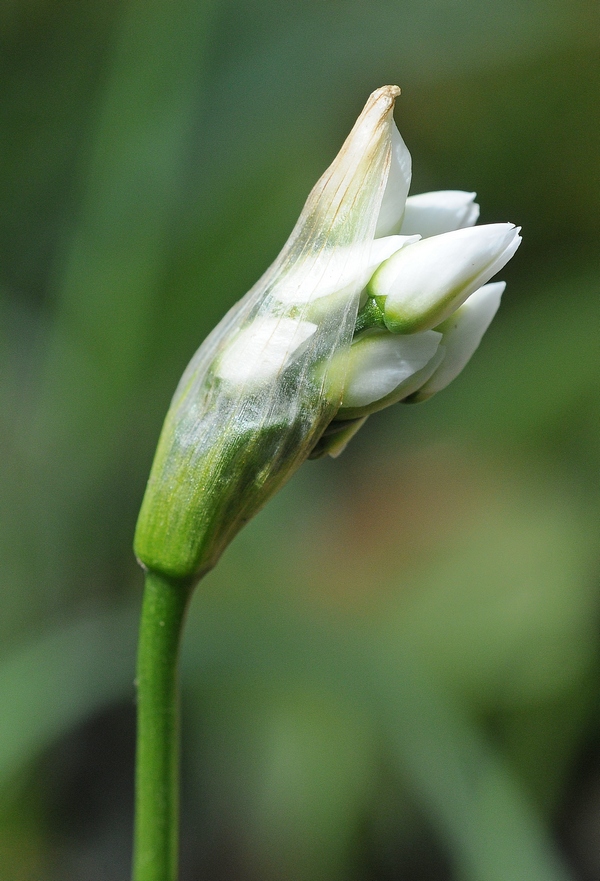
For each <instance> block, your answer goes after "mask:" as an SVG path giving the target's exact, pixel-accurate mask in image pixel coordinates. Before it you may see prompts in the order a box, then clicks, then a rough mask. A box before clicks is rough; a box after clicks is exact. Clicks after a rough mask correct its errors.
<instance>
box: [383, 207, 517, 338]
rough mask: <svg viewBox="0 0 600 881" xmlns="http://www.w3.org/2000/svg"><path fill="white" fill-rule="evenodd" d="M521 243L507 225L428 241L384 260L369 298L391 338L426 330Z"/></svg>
mask: <svg viewBox="0 0 600 881" xmlns="http://www.w3.org/2000/svg"><path fill="white" fill-rule="evenodd" d="M520 242H521V237H520V235H519V230H518V229H517V228H516V227H515V226H514V225H513V224H512V223H493V224H488V225H486V226H476V227H471V228H470V229H459V230H455V231H454V232H448V233H443V234H442V235H439V236H432V237H431V238H428V239H423V240H422V241H420V242H416V243H415V244H414V245H410V246H409V247H407V248H403V249H402V250H401V251H399V252H398V253H396V254H394V255H392V256H391V257H390V258H389V259H388V260H386V261H385V263H383V264H382V265H381V266H380V267H379V269H378V270H377V271H376V273H375V274H374V276H373V278H372V279H371V282H370V284H369V292H370V294H371V295H372V296H373V297H374V298H375V299H376V300H377V302H378V303H379V304H380V306H381V308H382V309H383V312H384V319H385V324H386V326H387V327H388V329H389V330H390V331H392V332H393V333H415V332H417V331H423V330H428V329H430V328H432V327H435V326H436V325H437V324H440V322H442V321H444V319H446V318H447V317H448V316H449V315H451V314H452V313H453V312H454V311H455V310H456V309H458V307H459V306H460V305H461V304H462V303H464V301H465V300H466V299H467V297H468V296H469V295H470V294H472V293H473V292H474V291H476V290H477V288H479V287H481V286H482V285H483V284H485V282H487V281H488V280H489V279H490V278H491V277H492V276H493V275H495V274H496V273H497V272H498V271H499V270H500V269H502V267H503V266H504V265H505V264H506V263H508V261H509V260H510V258H511V257H512V256H513V254H514V253H515V251H516V250H517V248H518V247H519V244H520Z"/></svg>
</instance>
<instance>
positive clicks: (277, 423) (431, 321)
mask: <svg viewBox="0 0 600 881" xmlns="http://www.w3.org/2000/svg"><path fill="white" fill-rule="evenodd" d="M399 91H400V90H399V89H398V87H397V86H384V87H383V88H381V89H378V90H377V91H376V92H374V93H373V94H372V95H371V97H370V98H369V101H368V102H367V104H366V106H365V108H364V110H363V112H362V114H361V115H360V117H359V119H358V121H357V122H356V124H355V126H354V128H353V129H352V131H351V133H350V135H349V137H348V138H347V140H346V142H345V143H344V145H343V147H342V149H341V151H340V153H339V154H338V156H337V157H336V159H335V160H334V162H333V164H332V165H331V166H330V168H329V169H328V170H327V171H326V172H325V174H324V175H323V177H322V178H321V179H320V180H319V181H318V183H317V184H316V186H315V187H314V189H313V191H312V192H311V194H310V196H309V198H308V201H307V203H306V205H305V207H304V210H303V212H302V214H301V216H300V218H299V220H298V223H297V224H296V227H295V228H294V230H293V232H292V234H291V236H290V238H289V240H288V242H287V244H286V245H285V247H284V249H283V251H282V252H281V254H280V255H279V257H278V258H277V260H276V261H275V263H274V264H273V266H271V268H270V269H269V270H268V271H267V272H266V273H265V275H264V276H263V278H261V279H260V280H259V282H258V283H257V284H256V285H255V287H254V288H252V290H251V291H249V292H248V294H247V295H246V296H245V297H244V298H243V299H242V300H241V301H240V302H239V303H238V304H237V305H236V306H235V307H234V308H233V309H232V310H231V311H230V312H229V313H228V314H227V315H226V316H225V318H224V319H223V321H222V322H221V323H220V325H219V326H218V327H217V328H216V329H215V330H214V331H213V332H212V334H211V335H210V336H209V337H208V339H207V340H206V341H205V342H204V344H203V345H202V346H201V347H200V349H199V350H198V352H197V353H196V355H195V356H194V358H193V359H192V361H191V363H190V365H189V366H188V368H187V370H186V371H185V373H184V375H183V377H182V380H181V382H180V384H179V387H178V389H177V391H176V393H175V397H174V399H173V402H172V404H171V408H170V410H169V413H168V414H167V418H166V420H165V424H164V427H163V431H162V434H161V438H160V441H159V445H158V449H157V453H156V457H155V460H154V464H153V467H152V472H151V475H150V480H149V482H148V488H147V491H146V495H145V497H144V502H143V504H142V510H141V512H140V518H139V521H138V527H137V531H136V542H135V548H136V553H137V555H138V557H139V559H140V560H141V562H142V563H143V565H145V566H146V567H147V568H150V569H156V570H157V571H161V572H163V573H165V574H166V575H169V576H172V577H180V578H190V577H194V576H198V575H199V574H201V573H202V572H203V571H206V570H207V569H208V568H210V567H211V566H212V565H214V562H215V561H216V560H217V559H218V556H219V555H220V553H221V551H222V550H223V548H224V547H225V546H226V544H227V543H228V542H229V541H230V539H231V538H232V537H233V535H234V534H235V533H236V532H237V531H238V530H239V529H240V528H241V526H242V525H243V524H244V523H245V522H246V521H247V520H248V519H249V518H250V517H251V516H252V515H253V514H254V513H256V511H257V510H258V509H259V508H260V507H262V505H263V504H264V503H265V502H266V501H267V499H268V498H269V497H270V496H271V495H272V494H273V493H274V492H275V491H276V490H277V489H278V488H279V487H280V486H281V485H282V483H284V482H285V480H287V479H288V478H289V476H290V475H291V474H292V473H293V471H294V470H295V469H296V468H297V467H298V466H299V465H300V464H301V463H302V462H303V461H304V460H305V459H306V458H307V457H309V456H311V457H317V456H320V455H324V454H327V453H328V454H330V455H332V456H336V455H338V454H339V453H340V452H341V451H342V450H343V449H344V447H345V445H346V444H347V442H348V440H349V439H350V438H351V437H352V435H353V434H355V433H356V431H358V429H359V428H360V427H361V425H362V424H363V423H364V421H365V419H366V418H367V417H368V416H369V415H370V414H371V413H374V412H375V411H377V410H380V409H382V408H383V407H387V406H389V405H390V404H393V403H396V402H398V401H422V400H425V399H427V398H429V397H431V395H433V394H435V393H436V392H438V391H440V390H441V389H442V388H444V387H445V386H446V385H447V384H448V383H449V382H451V380H452V379H454V378H455V377H456V376H457V375H458V373H460V371H461V370H462V369H463V367H464V366H465V364H466V363H467V361H468V360H469V359H470V357H471V355H472V354H473V352H474V351H475V349H476V348H477V346H478V344H479V342H480V340H481V337H482V336H483V334H484V332H485V330H486V328H487V327H488V325H489V323H490V321H491V320H492V318H493V316H494V314H495V312H496V310H497V308H498V305H499V302H500V297H501V295H502V291H503V289H504V283H503V282H496V283H492V284H487V282H488V281H489V280H490V279H491V278H492V276H494V275H495V274H496V273H497V272H498V271H499V270H500V269H501V268H502V267H503V266H504V265H505V264H506V263H507V261H508V260H509V259H510V258H511V257H512V255H513V254H514V252H515V251H516V249H517V247H518V246H519V243H520V236H519V230H518V229H516V228H515V227H514V226H513V225H512V224H509V223H497V224H490V225H486V226H475V223H476V221H477V219H478V216H479V206H478V205H477V203H476V202H475V201H474V199H475V194H474V193H466V192H461V191H455V190H448V191H441V192H433V193H424V194H421V195H418V196H411V197H408V191H409V187H410V180H411V157H410V153H409V152H408V149H407V148H406V145H405V144H404V141H403V140H402V137H401V136H400V133H399V132H398V129H397V128H396V126H395V124H394V121H393V117H392V111H393V106H394V101H395V98H396V97H397V95H398V94H399Z"/></svg>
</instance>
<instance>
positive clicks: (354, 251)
mask: <svg viewBox="0 0 600 881" xmlns="http://www.w3.org/2000/svg"><path fill="white" fill-rule="evenodd" d="M418 240H419V236H386V237H385V238H383V239H375V240H374V241H373V242H371V243H370V244H369V245H357V246H355V247H346V248H343V247H340V248H336V249H335V250H332V252H331V254H330V256H329V259H325V257H324V255H322V254H319V255H317V256H316V257H312V256H309V257H307V258H305V259H302V260H300V261H299V262H298V263H297V264H296V265H295V266H294V267H293V268H292V269H291V270H290V271H289V272H288V274H287V275H286V276H284V277H283V278H282V280H281V282H280V283H279V284H278V285H277V286H276V287H274V288H273V296H274V297H275V298H276V299H277V300H279V302H280V303H286V304H287V305H300V304H301V303H312V302H314V301H315V300H319V299H321V297H328V296H330V294H334V293H336V291H344V290H345V289H346V288H347V287H349V286H350V285H352V286H359V287H360V288H364V287H365V285H366V284H367V282H368V281H369V279H370V278H371V276H372V275H373V273H374V272H375V270H376V269H377V268H378V266H380V264H381V263H383V261H384V260H387V259H388V257H391V255H392V254H395V253H396V251H399V250H400V249H401V248H403V247H405V246H406V245H411V244H413V243H414V242H416V241H418Z"/></svg>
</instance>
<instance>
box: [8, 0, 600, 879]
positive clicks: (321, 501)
mask: <svg viewBox="0 0 600 881" xmlns="http://www.w3.org/2000/svg"><path fill="white" fill-rule="evenodd" d="M599 25H600V16H599V15H598V4H597V3H596V2H595V0H421V2H416V0H415V2H409V0H284V2H275V0H237V2H234V0H176V2H173V0H170V2H168V0H144V2H142V0H105V2H102V3H86V2H83V3H82V2H81V0H4V2H3V3H2V5H1V6H0V42H1V49H2V52H1V55H0V59H1V60H0V65H1V68H2V76H1V83H2V101H1V103H0V129H1V131H2V147H1V158H0V163H1V171H0V253H1V260H0V311H1V315H0V336H1V340H0V361H1V363H0V443H1V450H2V455H1V457H0V459H1V461H0V486H1V491H0V506H1V513H0V560H1V566H0V578H1V591H2V605H1V613H0V634H1V644H0V706H1V707H2V710H1V711H0V881H101V879H102V881H113V879H114V881H117V879H124V878H127V877H128V872H129V862H130V835H131V823H132V816H131V815H132V762H133V742H134V706H133V701H134V693H133V675H134V674H133V669H134V653H135V641H136V618H137V614H138V609H139V604H140V597H141V586H142V577H141V572H140V571H139V570H138V569H137V567H136V564H135V561H134V560H133V557H132V552H131V540H132V534H133V528H134V524H135V518H136V513H137V509H138V506H139V503H140V500H141V497H142V493H143V489H144V483H145V480H146V477H147V474H148V470H149V466H150V462H151V459H152V454H153V450H154V445H155V443H156V439H157V436H158V431H159V428H160V424H161V421H162V418H163V416H164V414H165V412H166V408H167V406H168V402H169V398H170V395H171V394H172V391H173V389H174V387H175V384H176V382H177V379H178V377H179V375H180V373H181V371H182V369H183V368H184V366H185V365H186V363H187V361H188V359H189V358H190V356H191V355H192V353H193V352H194V350H195V349H196V348H197V346H198V345H199V344H200V342H201V341H202V339H203V338H204V336H205V335H206V334H207V332H208V331H209V329H210V328H211V327H212V326H213V325H214V324H215V323H216V322H217V320H218V319H219V318H220V317H221V316H222V315H223V313H224V312H225V310H226V309H227V308H228V307H229V306H230V305H231V304H232V303H234V302H235V301H236V300H237V299H238V298H239V297H240V296H241V295H242V294H243V293H244V292H245V291H246V290H247V289H248V288H249V287H250V285H251V284H252V283H253V282H254V281H255V280H256V278H257V277H258V276H259V274H260V273H261V272H262V271H263V270H264V269H265V268H266V267H267V266H268V265H269V263H270V262H271V260H272V259H273V258H274V257H275V256H276V254H277V252H278V250H279V248H280V247H281V245H282V244H283V242H284V241H285V239H286V237H287V235H288V234H289V231H290V229H291V227H292V225H293V223H294V221H295V219H296V217H297V215H298V213H299V211H300V209H301V207H302V204H303V201H304V199H305V197H306V195H307V193H308V190H309V189H310V187H311V186H312V184H313V183H314V182H315V180H316V179H317V177H318V176H319V175H320V174H321V172H322V171H323V170H324V169H325V167H326V166H327V164H328V163H329V162H330V161H331V159H332V158H333V156H334V155H335V153H336V152H337V149H338V148H339V146H340V144H341V142H342V140H343V138H344V137H345V135H346V133H347V132H348V130H349V129H350V127H351V125H352V123H353V121H354V119H355V117H356V115H357V114H358V112H359V111H360V109H361V107H362V104H363V103H364V101H365V100H366V97H367V95H368V94H369V92H370V91H372V90H373V89H374V88H376V87H377V86H380V85H382V84H383V83H390V82H391V83H399V84H400V85H401V86H402V89H403V95H402V98H401V99H400V100H399V102H398V105H397V112H396V118H397V121H398V124H399V127H400V129H401V131H402V133H403V136H404V138H405V140H406V142H407V144H408V146H409V149H410V150H411V152H412V154H413V163H414V177H413V181H414V184H413V189H412V192H413V193H414V192H420V191H424V190H430V189H446V188H456V189H458V188H460V189H468V190H471V189H475V190H477V192H478V196H479V201H480V202H481V205H482V220H483V221H484V222H493V221H506V220H508V221H513V222H515V223H518V224H522V225H523V228H524V243H523V246H522V247H521V249H520V251H519V253H518V255H517V257H516V258H515V259H514V260H513V261H512V263H511V264H510V266H509V267H507V269H506V270H505V272H504V273H503V277H504V278H506V279H507V281H508V283H509V284H508V289H507V293H506V294H505V298H504V304H503V307H502V309H501V312H500V314H499V316H498V318H497V320H496V321H495V323H494V325H493V326H492V328H491V330H490V331H489V333H488V335H487V336H486V339H485V340H484V343H483V345H482V347H481V349H480V351H479V352H478V353H477V355H476V357H475V358H474V360H473V362H472V364H471V365H470V366H469V369H468V370H467V371H466V372H465V374H464V376H461V377H460V379H459V380H457V381H456V383H455V384H453V385H452V386H451V387H450V388H449V389H448V390H447V391H445V392H444V393H443V394H442V395H440V396H439V397H437V398H435V399H434V400H433V401H431V402H430V403H428V404H427V405H423V406H420V407H400V406H398V407H396V408H392V409H391V410H389V411H386V412H385V413H381V414H378V415H377V416H376V417H374V418H372V419H370V420H369V422H368V424H367V426H366V427H365V428H364V429H363V430H362V431H361V433H360V434H359V435H358V436H357V438H356V439H355V440H354V441H353V442H352V444H351V446H350V447H349V449H348V450H347V452H346V453H345V454H344V455H343V456H342V457H341V458H340V459H338V460H336V461H333V460H330V459H329V460H327V461H319V462H316V463H307V464H306V465H305V466H303V468H302V470H301V472H300V473H298V474H297V475H296V476H295V477H294V479H293V480H292V482H291V483H290V484H289V485H288V486H287V487H286V488H285V490H284V491H283V492H281V493H280V495H279V496H278V497H277V498H276V499H274V500H273V501H272V502H271V503H270V505H269V506H268V507H267V509H266V510H265V511H264V512H263V513H261V514H260V515H259V516H258V517H257V518H256V520H255V521H254V522H252V523H251V524H250V526H249V527H248V528H247V529H246V530H245V531H244V532H243V533H242V534H241V535H240V536H239V537H238V538H237V539H236V540H235V541H234V543H233V545H232V546H231V547H230V548H229V550H228V551H227V552H226V554H225V556H224V558H223V560H222V562H221V564H220V565H219V567H218V568H217V570H216V571H215V572H213V573H212V574H211V575H210V576H209V577H207V578H206V580H205V582H203V584H202V586H201V588H200V589H199V590H198V591H197V595H196V597H195V600H194V603H193V608H192V610H191V614H190V619H189V622H188V627H187V630H186V637H185V645H184V651H183V671H182V680H183V704H184V711H183V721H184V737H183V776H184V783H183V801H184V804H183V816H182V820H183V833H182V869H181V879H182V881H196V879H198V881H199V879H206V881H259V879H260V881H309V879H310V881H598V878H599V877H600V703H599V700H598V695H599V693H600V689H599V685H600V683H599V672H600V664H599V649H600V628H599V626H598V625H599V622H600V614H599V612H600V609H599V583H598V575H599V567H598V555H597V550H598V544H599V531H600V530H599V518H598V509H599V502H600V485H599V482H598V465H599V459H600V407H599V392H600V388H599V386H600V381H599V377H600V372H599V368H600V346H599V345H598V338H597V337H598V334H597V328H598V326H599V324H600V297H599V292H600V274H599V270H600V260H599V259H598V229H599V227H600V186H599V184H600V139H599V134H600V122H599V117H598V93H599V88H600V52H599V51H598V49H599V44H598V34H599Z"/></svg>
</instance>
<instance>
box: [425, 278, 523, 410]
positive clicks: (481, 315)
mask: <svg viewBox="0 0 600 881" xmlns="http://www.w3.org/2000/svg"><path fill="white" fill-rule="evenodd" d="M505 287H506V282H504V281H496V282H493V283H492V284H486V285H484V287H482V288H480V289H479V290H478V291H475V293H474V294H471V296H470V297H469V298H468V299H467V300H466V302H465V303H463V305H462V306H461V307H460V309H457V310H456V312H454V313H453V314H452V315H451V316H450V318H447V319H446V320H445V321H444V323H443V324H440V325H439V326H438V328H437V330H439V331H441V332H442V335H443V336H442V346H441V347H440V348H443V349H444V350H445V351H444V358H443V360H442V362H441V364H440V365H439V367H437V368H436V370H435V371H434V372H433V373H432V375H431V376H430V378H429V379H428V380H427V382H426V383H425V384H424V385H422V386H421V388H420V389H419V390H418V391H417V392H416V394H414V395H413V396H412V397H411V401H412V402H415V403H417V402H419V401H426V400H427V399H428V398H430V397H431V396H432V395H435V394H436V393H437V392H439V391H441V390H442V389H444V388H446V386H447V385H448V384H449V383H451V382H452V380H453V379H455V378H456V377H457V376H458V374H459V373H460V372H461V371H462V370H463V368H464V367H465V366H466V365H467V364H468V362H469V361H470V360H471V357H472V355H473V354H474V353H475V350H476V349H477V347H478V346H479V343H480V342H481V339H482V337H483V335H484V333H485V332H486V330H487V329H488V327H489V326H490V324H491V322H492V319H493V317H494V315H495V314H496V312H497V311H498V307H499V306H500V299H501V297H502V294H503V293H504V288H505ZM409 339H410V337H409Z"/></svg>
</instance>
